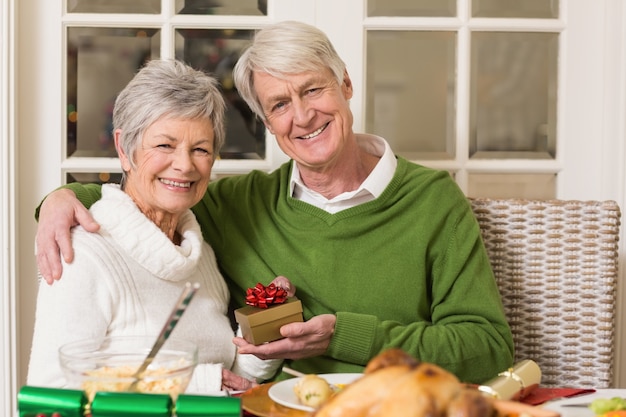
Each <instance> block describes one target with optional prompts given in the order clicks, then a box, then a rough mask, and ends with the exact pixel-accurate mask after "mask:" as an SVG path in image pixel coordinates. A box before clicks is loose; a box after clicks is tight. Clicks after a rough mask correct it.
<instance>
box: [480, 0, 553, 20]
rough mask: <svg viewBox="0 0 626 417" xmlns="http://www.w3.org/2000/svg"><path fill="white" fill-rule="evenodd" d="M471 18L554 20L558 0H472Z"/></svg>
mask: <svg viewBox="0 0 626 417" xmlns="http://www.w3.org/2000/svg"><path fill="white" fill-rule="evenodd" d="M472 16H474V17H521V18H539V19H541V18H544V19H551V18H552V19H556V18H558V17H559V0H521V1H520V0H472Z"/></svg>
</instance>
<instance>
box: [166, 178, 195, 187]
mask: <svg viewBox="0 0 626 417" xmlns="http://www.w3.org/2000/svg"><path fill="white" fill-rule="evenodd" d="M159 181H161V182H162V183H163V184H165V185H171V186H172V187H180V188H189V187H191V183H190V182H176V181H170V180H165V179H163V178H160V179H159Z"/></svg>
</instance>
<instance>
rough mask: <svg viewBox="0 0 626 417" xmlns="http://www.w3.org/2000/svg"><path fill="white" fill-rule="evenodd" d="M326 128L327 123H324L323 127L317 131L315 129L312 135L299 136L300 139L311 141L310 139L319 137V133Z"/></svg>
mask: <svg viewBox="0 0 626 417" xmlns="http://www.w3.org/2000/svg"><path fill="white" fill-rule="evenodd" d="M329 123H330V122H329ZM327 127H328V123H326V124H325V125H324V126H322V127H320V128H319V129H317V130H316V131H315V132H313V133H310V134H308V135H306V136H300V139H312V138H314V137H316V136H317V135H319V134H320V133H322V132H323V131H324V130H325V129H326V128H327Z"/></svg>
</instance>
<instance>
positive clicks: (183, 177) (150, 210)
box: [115, 118, 215, 220]
mask: <svg viewBox="0 0 626 417" xmlns="http://www.w3.org/2000/svg"><path fill="white" fill-rule="evenodd" d="M120 133H121V132H119V131H116V132H115V143H116V147H117V149H118V154H119V155H120V161H121V163H122V168H123V169H124V170H125V171H126V172H127V175H126V185H125V189H124V191H126V192H127V193H128V194H129V195H130V196H131V197H132V198H133V200H134V201H135V203H136V204H137V205H138V206H139V208H140V209H141V211H142V212H143V213H144V214H146V215H147V216H148V217H149V218H151V219H153V220H155V219H157V218H159V217H161V216H163V215H168V214H171V215H176V214H180V213H182V212H184V211H185V210H187V209H189V208H191V207H192V206H193V205H195V204H196V203H197V202H199V201H200V199H201V198H202V196H203V195H204V193H205V192H206V189H207V185H208V184H209V180H210V177H211V168H212V167H213V162H214V159H215V155H213V139H214V134H213V124H212V123H211V121H210V120H206V119H177V118H166V119H161V120H158V121H157V122H155V123H153V124H152V125H151V126H150V127H149V128H148V129H147V130H146V131H145V133H144V135H143V137H142V138H141V142H140V143H139V144H138V146H137V149H136V152H135V167H134V168H132V167H131V165H130V161H129V158H128V156H127V155H124V154H123V151H122V150H121V148H120V146H119V144H118V142H119V135H120Z"/></svg>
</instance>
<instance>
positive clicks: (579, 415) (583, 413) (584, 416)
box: [541, 389, 626, 417]
mask: <svg viewBox="0 0 626 417" xmlns="http://www.w3.org/2000/svg"><path fill="white" fill-rule="evenodd" d="M612 397H622V398H626V389H599V390H596V392H594V393H591V394H584V395H579V396H576V397H573V398H567V399H563V400H556V401H550V402H547V403H545V404H543V405H541V407H542V408H546V409H548V410H554V411H558V412H559V413H560V414H561V417H594V414H593V412H592V411H591V410H590V409H589V408H588V407H564V405H565V404H589V403H590V402H591V401H593V400H594V399H596V398H612Z"/></svg>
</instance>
